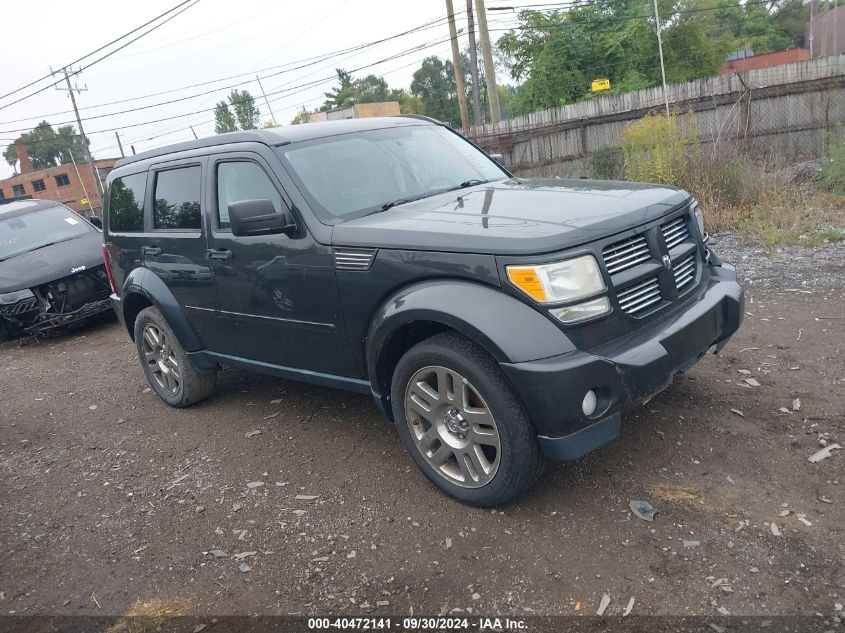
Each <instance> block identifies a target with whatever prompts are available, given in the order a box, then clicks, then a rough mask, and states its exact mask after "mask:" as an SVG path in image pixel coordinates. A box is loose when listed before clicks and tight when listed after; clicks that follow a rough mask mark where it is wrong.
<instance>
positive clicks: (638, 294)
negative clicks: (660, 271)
mask: <svg viewBox="0 0 845 633" xmlns="http://www.w3.org/2000/svg"><path fill="white" fill-rule="evenodd" d="M616 299H617V300H618V301H619V307H620V308H621V309H622V311H623V312H625V313H626V314H635V313H637V312H639V311H641V310H644V309H646V308H647V307H649V306H651V305H654V304H655V303H659V302H660V299H661V297H660V284H658V282H657V277H652V278H650V279H646V280H645V281H642V282H640V283H638V284H634V285H633V286H629V287H628V288H625V289H624V290H621V291H619V292H617V293H616Z"/></svg>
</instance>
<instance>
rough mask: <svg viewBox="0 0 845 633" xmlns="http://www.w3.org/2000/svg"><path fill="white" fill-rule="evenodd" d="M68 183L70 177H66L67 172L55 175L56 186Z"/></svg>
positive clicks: (63, 185)
mask: <svg viewBox="0 0 845 633" xmlns="http://www.w3.org/2000/svg"><path fill="white" fill-rule="evenodd" d="M69 184H70V178H68V177H67V174H59V175H58V176H56V186H57V187H67V186H68V185H69Z"/></svg>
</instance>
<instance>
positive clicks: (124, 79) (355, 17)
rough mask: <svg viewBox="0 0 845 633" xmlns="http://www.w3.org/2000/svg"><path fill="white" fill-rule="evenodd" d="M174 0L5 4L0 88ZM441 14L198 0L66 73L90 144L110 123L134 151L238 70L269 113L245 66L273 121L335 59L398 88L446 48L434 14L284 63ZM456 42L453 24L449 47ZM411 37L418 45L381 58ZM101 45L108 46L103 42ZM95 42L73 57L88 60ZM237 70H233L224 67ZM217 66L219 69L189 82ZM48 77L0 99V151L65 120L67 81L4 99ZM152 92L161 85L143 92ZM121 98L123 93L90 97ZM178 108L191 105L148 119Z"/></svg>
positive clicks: (108, 151)
mask: <svg viewBox="0 0 845 633" xmlns="http://www.w3.org/2000/svg"><path fill="white" fill-rule="evenodd" d="M529 1H530V0H517V1H515V2H511V1H507V0H498V1H497V0H488V2H487V4H488V8H489V7H491V6H493V7H495V6H520V5H524V4H528V3H529ZM176 4H178V1H177V0H146V1H145V2H132V3H129V2H115V1H114V0H108V1H107V0H85V2H75V3H70V4H69V3H68V2H67V1H66V0H62V1H59V0H28V1H26V2H22V1H15V2H14V3H9V4H7V5H6V7H5V8H6V11H5V20H4V22H5V24H6V25H7V26H8V25H14V28H6V29H5V30H4V33H3V43H4V50H5V51H6V53H5V54H4V55H3V62H2V64H3V69H2V73H0V94H5V93H7V92H10V91H12V90H15V89H17V88H19V87H21V86H22V85H25V84H27V83H29V82H30V81H32V80H35V79H38V78H39V77H41V76H43V75H46V74H47V73H49V72H50V68H51V67H52V68H53V69H58V68H61V67H62V66H63V65H65V64H67V63H69V62H71V61H73V60H75V59H77V58H79V57H81V56H82V55H85V54H86V53H89V52H91V51H92V50H94V49H96V48H98V47H100V46H102V45H103V44H106V43H107V42H109V41H110V40H112V39H114V38H116V37H119V36H120V35H123V34H124V33H126V32H128V31H130V30H132V29H134V28H135V27H138V26H140V25H141V24H143V23H144V22H146V21H148V20H150V19H152V18H154V17H155V16H157V15H159V14H161V13H163V12H164V11H167V10H168V9H170V8H171V7H173V6H175V5H176ZM130 7H131V10H130ZM455 11H456V12H457V13H458V14H459V19H458V26H459V27H460V28H463V27H464V26H465V24H466V2H465V0H455ZM445 14H446V9H445V1H444V0H419V1H417V2H410V1H407V0H405V1H401V0H311V1H309V2H291V1H287V2H281V1H279V0H243V1H241V2H232V1H231V0H200V2H199V4H197V5H196V6H193V7H192V8H190V9H188V10H187V11H185V12H184V13H182V14H181V15H179V16H178V17H176V18H174V19H173V20H171V21H170V22H168V23H167V24H165V25H164V26H162V27H161V28H159V29H157V30H156V31H154V32H152V33H151V34H149V35H147V36H145V37H143V38H141V39H139V40H138V41H137V42H135V43H133V44H130V45H129V46H128V47H127V48H125V49H124V50H122V51H120V52H118V53H116V54H114V55H113V56H111V57H109V58H108V59H105V60H103V61H102V62H99V63H98V64H95V65H93V66H92V67H91V68H89V69H87V70H85V71H84V72H83V73H82V74H81V75H80V76H78V77H75V78H72V82H73V83H74V84H78V85H79V87H86V86H87V90H86V91H83V92H82V93H80V94H78V95H77V104H78V105H79V107H80V111H81V115H82V120H83V125H84V127H85V132H86V134H87V135H88V137H89V138H90V139H91V143H92V144H91V148H92V152H93V154H94V156H95V157H96V158H108V157H111V156H119V151H118V148H117V141H116V139H115V134H114V130H115V129H116V128H122V129H118V132H119V134H120V136H121V140H122V142H123V148H124V151H125V152H126V153H127V154H128V153H130V152H131V150H130V146H132V145H134V147H135V150H136V151H138V152H140V151H143V150H146V149H151V148H153V147H157V146H160V145H166V144H169V143H174V142H178V141H183V140H186V139H189V138H193V135H192V133H191V130H190V128H189V125H193V127H194V130H196V133H197V134H198V135H199V136H207V135H209V134H213V133H214V123H213V119H214V117H213V113H212V112H211V108H212V107H213V106H214V104H215V103H216V102H217V101H219V100H221V99H223V98H225V96H226V94H228V92H229V89H230V87H231V86H233V85H234V84H238V83H241V82H244V83H243V84H242V85H240V86H238V87H239V88H242V89H247V90H249V91H250V92H251V93H252V94H253V95H254V96H256V97H257V98H256V103H257V105H258V108H259V110H260V111H261V120H262V121H266V120H269V119H270V114H269V112H268V109H267V105H266V104H265V103H264V100H263V99H261V98H260V97H258V95H259V94H260V92H259V89H258V85H257V83H256V81H255V77H254V75H255V74H256V72H257V73H258V74H259V76H260V77H261V78H262V83H263V85H264V90H265V91H266V92H267V93H268V97H269V98H270V105H271V107H272V110H273V113H274V114H275V117H276V120H277V122H278V123H279V124H283V125H287V124H289V122H290V120H291V118H292V117H293V116H294V114H295V113H296V112H297V111H298V110H301V109H302V107H303V106H305V107H307V108H309V109H312V108H316V107H318V106H319V105H320V104H321V103H322V102H323V100H324V97H323V93H324V92H326V91H328V90H329V89H330V88H331V87H332V86H333V85H335V83H336V82H333V81H331V80H329V81H326V82H324V83H321V84H320V85H315V86H311V87H307V86H303V84H307V83H309V82H313V81H315V80H321V79H329V78H331V77H332V76H333V75H334V69H335V68H337V67H341V68H345V69H347V70H354V69H357V68H360V67H363V66H367V65H370V64H376V63H377V62H381V63H377V64H376V65H374V66H372V67H370V68H366V69H362V70H360V71H356V72H354V73H353V75H354V76H356V77H357V76H363V75H365V74H368V73H374V74H377V75H381V76H383V77H384V78H385V80H386V81H387V83H388V85H389V86H390V87H406V88H407V87H408V86H409V85H410V82H411V76H412V74H413V72H414V70H416V69H417V68H418V67H419V64H420V62H421V61H422V59H424V58H425V57H427V56H429V55H438V56H440V57H442V58H446V57H449V56H450V55H451V53H450V48H449V42H448V35H449V31H448V26H447V24H446V23H445V21H441V22H438V23H436V24H434V25H432V26H430V27H428V28H425V29H424V30H420V31H419V32H415V33H412V34H409V35H405V36H402V37H398V38H395V39H393V40H390V41H388V42H384V43H381V44H378V45H375V46H372V47H369V48H366V49H363V50H360V51H356V52H351V53H346V54H343V55H340V56H337V57H332V58H331V59H326V60H324V61H319V62H318V63H316V64H313V65H310V66H308V67H305V68H300V69H296V66H299V65H301V64H302V63H309V62H311V61H315V60H313V59H309V58H314V57H317V56H322V55H324V54H327V53H333V52H335V51H338V50H340V49H344V48H349V47H353V46H357V45H360V44H365V43H368V42H372V41H375V40H379V39H382V38H385V37H388V36H391V35H395V34H398V33H401V32H403V31H407V30H409V29H413V28H415V27H419V26H421V25H423V24H425V23H428V22H431V21H433V20H437V19H440V18H443V17H444V16H445ZM514 15H515V14H514V13H512V12H510V11H507V12H494V11H491V12H490V14H489V19H490V28H491V30H493V33H492V36H493V38H494V39H495V38H497V37H498V36H500V35H501V32H496V31H495V29H497V28H498V29H501V28H503V27H504V26H506V25H510V24H513V20H514ZM444 40H445V41H444ZM466 44H467V39H466V37H465V35H464V36H463V37H462V38H461V47H462V48H463V47H464V46H466ZM429 45H430V46H429ZM418 46H426V48H422V49H420V50H416V51H413V52H409V53H408V54H406V55H404V56H401V57H398V58H396V59H391V60H389V61H382V60H385V58H388V57H392V56H394V55H397V54H400V53H405V52H408V51H409V50H410V49H413V48H414V47H418ZM108 50H111V49H106V50H105V51H103V53H105V52H107V51H108ZM103 53H99V54H98V55H95V56H93V57H91V58H89V59H87V60H84V61H83V62H82V63H83V64H85V63H90V62H91V61H93V60H95V59H97V57H99V56H100V55H102V54H103ZM303 60H304V61H303ZM479 63H480V62H479ZM241 74H244V75H243V76H240V77H234V78H232V76H233V75H241ZM227 77H229V79H226V80H224V81H217V82H216V83H211V84H208V85H203V86H196V87H189V86H193V85H194V84H199V83H203V82H211V81H215V80H219V79H223V78H227ZM52 81H53V80H50V81H43V82H41V83H39V84H36V85H35V86H33V87H32V88H29V89H27V90H25V91H22V92H19V93H16V94H14V95H12V96H9V97H6V98H4V99H0V151H2V150H3V149H5V147H6V145H8V144H9V143H10V142H11V141H13V140H14V139H15V138H17V137H18V136H19V135H20V133H21V131H26V130H27V129H30V128H32V127H33V126H34V125H35V124H37V123H38V122H39V121H41V120H44V119H46V120H47V121H49V122H50V123H51V124H53V125H54V126H57V125H59V124H63V123H69V122H74V116H73V112H72V111H71V112H68V111H69V110H71V103H70V99H69V98H68V95H67V91H64V92H60V91H58V90H56V89H55V88H50V89H49V90H46V91H44V92H42V93H41V94H37V95H35V96H33V97H31V98H28V99H26V100H24V101H21V102H20V103H18V104H15V105H8V104H9V102H11V101H13V100H15V99H18V98H20V97H22V96H25V95H27V94H28V93H30V92H32V91H33V90H36V89H38V88H40V87H42V86H44V85H49V83H51V82H52ZM209 91H210V94H205V95H203V96H198V97H196V98H189V99H185V100H183V101H180V102H177V103H170V104H165V105H160V106H156V107H147V108H146V109H142V110H137V111H135V112H126V113H124V114H117V115H112V116H103V115H110V114H112V113H114V112H118V111H123V110H129V109H134V108H140V107H142V106H150V105H152V104H159V103H161V102H163V101H172V100H174V99H180V98H183V97H188V96H191V95H195V94H197V93H205V92H209ZM162 92H166V94H158V95H155V96H150V95H152V94H153V93H162ZM138 97H143V98H141V99H137V98H138ZM126 99H133V100H131V101H127V102H124V103H117V104H113V105H102V104H108V103H110V102H114V101H122V100H126ZM6 106H7V107H6ZM98 106H99V107H98ZM188 113H192V114H190V115H189V116H184V117H179V118H172V119H170V120H166V121H158V122H153V121H156V120H158V119H167V118H169V117H177V116H179V115H183V114H188ZM138 124H142V125H138ZM74 125H75V122H74ZM11 174H12V170H11V168H10V167H9V166H8V165H7V164H6V162H5V161H0V178H6V177H8V176H9V175H11Z"/></svg>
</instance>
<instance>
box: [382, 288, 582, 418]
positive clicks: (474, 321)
mask: <svg viewBox="0 0 845 633" xmlns="http://www.w3.org/2000/svg"><path fill="white" fill-rule="evenodd" d="M415 321H426V322H434V323H439V324H442V325H444V326H446V327H448V328H451V329H453V330H455V331H457V332H459V333H460V334H463V335H464V336H466V337H467V338H469V339H470V340H472V341H474V342H475V343H477V344H479V345H481V346H482V347H483V348H484V349H486V350H487V351H488V352H489V353H490V354H491V355H492V356H493V358H495V359H496V360H497V361H499V362H502V363H520V362H527V361H532V360H539V359H541V358H548V357H550V356H558V355H560V354H566V353H568V352H572V351H574V350H575V349H576V348H575V345H573V343H572V342H571V341H570V340H569V339H568V338H567V336H566V334H565V333H564V332H562V331H561V330H560V329H559V328H558V327H556V326H555V325H554V323H552V322H551V321H550V320H549V319H548V318H546V317H545V316H543V315H542V314H540V313H539V312H538V311H537V310H536V309H534V308H532V307H531V306H529V305H527V304H525V303H523V302H521V301H519V299H517V298H515V297H513V296H511V295H508V294H506V293H505V292H503V291H502V290H500V289H497V288H493V287H491V286H485V285H482V284H479V283H473V282H469V281H455V280H435V281H424V282H420V283H416V284H413V285H410V286H407V287H405V288H403V289H402V290H400V291H398V292H396V293H395V294H393V295H391V296H390V297H389V298H388V299H387V300H386V301H384V302H383V303H382V305H381V307H380V308H379V309H378V310H377V311H376V313H375V315H374V316H373V318H372V320H371V322H370V327H369V331H368V334H367V341H366V359H367V375H368V377H369V380H370V388H371V389H372V392H373V396H374V397H375V398H376V401H377V403H378V404H379V406H380V407H381V408H382V410H384V412H385V413H387V414H388V416H389V417H390V412H389V404H388V399H389V395H390V394H389V393H383V391H384V390H383V388H382V385H381V384H379V382H380V381H379V369H378V364H379V359H380V357H381V355H382V352H383V351H384V349H385V347H386V346H387V345H388V344H389V342H390V339H391V337H392V336H393V335H394V334H395V333H396V332H398V331H399V330H400V329H401V328H403V327H404V326H407V325H409V324H411V323H413V322H415Z"/></svg>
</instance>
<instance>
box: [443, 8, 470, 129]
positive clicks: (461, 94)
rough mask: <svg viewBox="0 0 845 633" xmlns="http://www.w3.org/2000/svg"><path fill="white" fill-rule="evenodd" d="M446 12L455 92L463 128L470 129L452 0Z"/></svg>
mask: <svg viewBox="0 0 845 633" xmlns="http://www.w3.org/2000/svg"><path fill="white" fill-rule="evenodd" d="M446 12H447V13H448V15H449V35H450V36H451V38H452V65H453V66H454V69H455V90H456V91H457V92H458V106H459V107H460V109H461V127H462V128H463V129H465V130H468V129H469V111H468V110H467V89H466V86H465V85H464V71H463V69H462V68H461V52H460V51H459V50H458V30H457V28H456V27H455V10H454V8H453V7H452V0H446Z"/></svg>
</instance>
